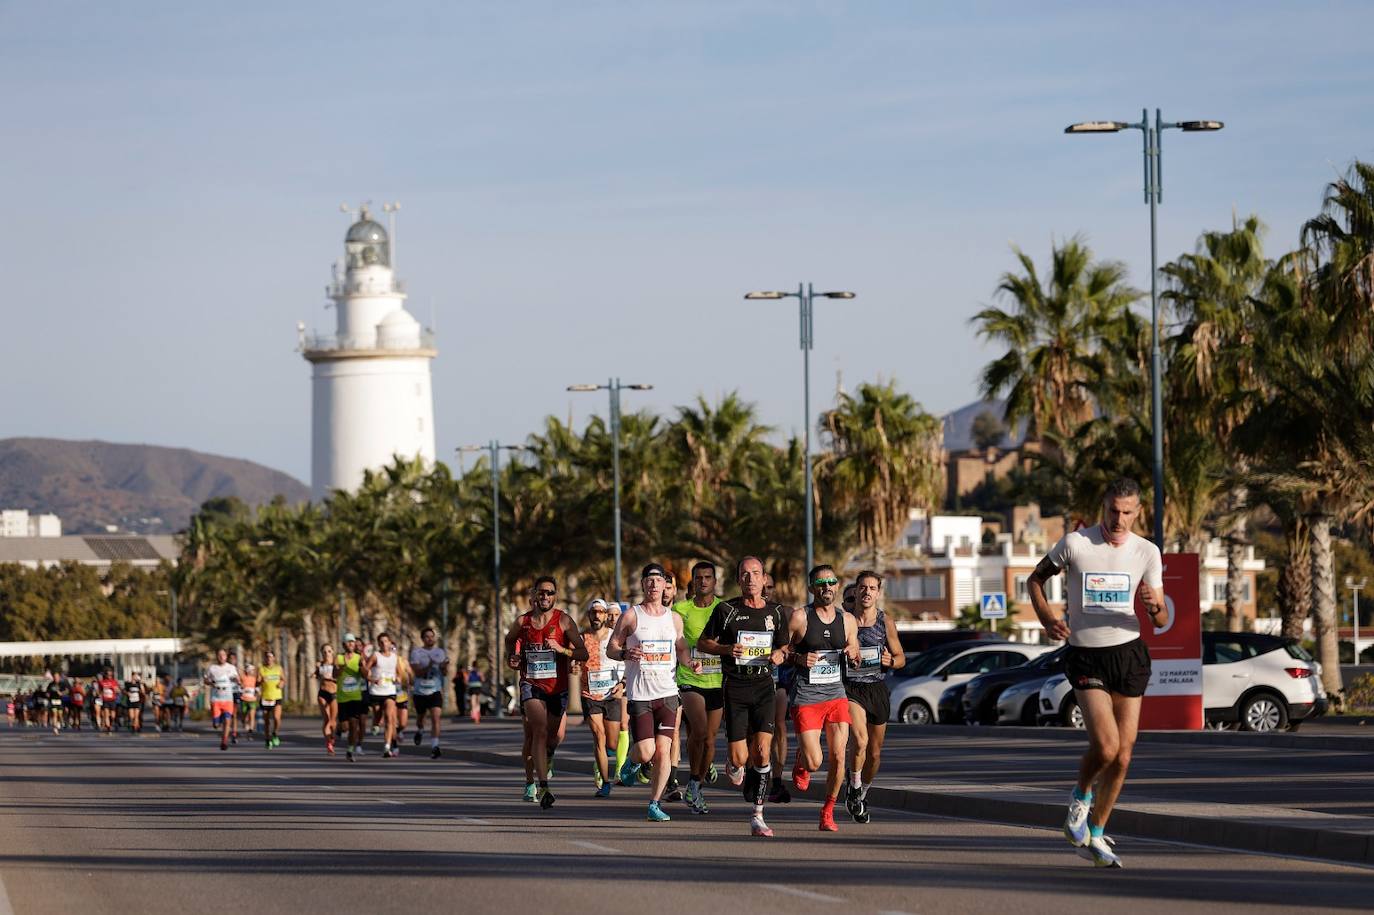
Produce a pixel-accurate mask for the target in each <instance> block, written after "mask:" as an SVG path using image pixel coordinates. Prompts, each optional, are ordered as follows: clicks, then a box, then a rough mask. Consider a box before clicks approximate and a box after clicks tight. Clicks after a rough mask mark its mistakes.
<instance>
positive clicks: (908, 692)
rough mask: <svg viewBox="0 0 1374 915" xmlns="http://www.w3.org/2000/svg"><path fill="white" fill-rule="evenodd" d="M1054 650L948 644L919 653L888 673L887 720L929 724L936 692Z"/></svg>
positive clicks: (999, 644) (1008, 644) (1001, 644)
mask: <svg viewBox="0 0 1374 915" xmlns="http://www.w3.org/2000/svg"><path fill="white" fill-rule="evenodd" d="M1055 647H1056V646H1054V645H1021V644H1018V643H1016V642H952V643H949V644H946V645H941V646H939V647H938V648H932V649H931V650H930V651H926V652H923V653H921V654H919V655H917V656H916V657H914V658H912V659H911V660H910V661H908V662H907V664H906V666H905V667H903V668H902V669H901V670H897V671H893V672H892V674H891V677H890V679H889V681H888V682H889V683H890V684H891V686H892V717H891V720H892V721H901V722H905V723H906V724H931V723H933V722H934V721H935V709H936V708H938V707H939V703H940V693H942V692H944V691H945V690H946V689H948V688H949V687H951V686H954V685H955V684H958V683H966V682H968V681H969V680H972V679H973V678H974V677H976V676H978V675H979V674H985V673H987V672H988V671H992V670H1001V669H1003V668H1005V667H1015V666H1017V665H1018V664H1024V663H1026V662H1027V661H1029V660H1030V659H1031V658H1038V657H1040V655H1042V654H1044V653H1045V652H1047V651H1053V650H1054V649H1055Z"/></svg>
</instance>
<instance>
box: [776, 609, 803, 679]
mask: <svg viewBox="0 0 1374 915" xmlns="http://www.w3.org/2000/svg"><path fill="white" fill-rule="evenodd" d="M796 612H797V611H796V610H788V609H787V608H785V607H784V608H781V609H779V611H778V617H779V619H778V623H777V625H776V626H775V627H774V629H773V653H772V654H770V655H769V656H768V660H770V661H772V662H773V666H774V667H781V666H782V665H784V664H786V663H787V659H788V658H790V657H792V644H791V635H790V633H791V625H792V624H791V622H790V620H789V622H788V628H787V630H786V631H784V629H783V626H782V622H783V620H784V619H788V614H795V613H796ZM805 616H806V614H804V613H803V614H802V617H803V619H802V632H803V633H805V632H806V621H805ZM807 666H808V667H809V666H810V665H809V664H808V665H807Z"/></svg>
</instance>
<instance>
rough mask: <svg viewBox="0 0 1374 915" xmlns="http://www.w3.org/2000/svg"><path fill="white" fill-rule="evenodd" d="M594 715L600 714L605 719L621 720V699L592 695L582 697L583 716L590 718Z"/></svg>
mask: <svg viewBox="0 0 1374 915" xmlns="http://www.w3.org/2000/svg"><path fill="white" fill-rule="evenodd" d="M593 715H600V716H601V717H602V719H603V720H605V721H614V722H617V723H619V722H620V699H619V698H615V699H611V698H606V699H593V698H591V697H590V696H583V697H582V717H583V718H590V717H592V716H593Z"/></svg>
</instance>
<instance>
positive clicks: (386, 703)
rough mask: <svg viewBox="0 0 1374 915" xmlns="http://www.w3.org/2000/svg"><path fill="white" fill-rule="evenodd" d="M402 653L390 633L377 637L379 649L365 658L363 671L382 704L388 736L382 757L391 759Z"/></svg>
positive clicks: (374, 697)
mask: <svg viewBox="0 0 1374 915" xmlns="http://www.w3.org/2000/svg"><path fill="white" fill-rule="evenodd" d="M400 660H401V658H400V655H398V654H396V642H395V641H394V640H393V639H392V638H391V636H390V635H389V634H388V633H385V632H383V633H382V634H381V635H379V636H378V637H377V651H374V652H373V653H372V654H370V655H368V656H366V657H364V658H363V672H364V674H363V675H364V676H365V677H367V682H368V684H369V686H368V692H370V693H371V694H372V698H373V699H374V700H376V701H379V702H381V704H382V714H383V717H384V719H385V721H386V732H385V733H386V737H385V738H384V740H385V742H384V744H383V746H382V758H384V759H390V758H391V757H392V756H393V755H395V754H394V752H393V751H392V747H393V746H394V745H395V740H396V683H397V680H398V678H399V676H400V673H399V671H398V670H397V667H398V662H399V661H400Z"/></svg>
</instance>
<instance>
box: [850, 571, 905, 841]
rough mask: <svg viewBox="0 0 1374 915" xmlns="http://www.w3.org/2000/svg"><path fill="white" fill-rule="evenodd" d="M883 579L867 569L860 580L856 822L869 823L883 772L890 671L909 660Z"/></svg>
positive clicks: (854, 722)
mask: <svg viewBox="0 0 1374 915" xmlns="http://www.w3.org/2000/svg"><path fill="white" fill-rule="evenodd" d="M882 587H883V579H882V577H881V576H880V575H879V574H878V573H877V572H873V571H870V570H868V569H865V570H864V571H862V572H860V573H859V577H858V579H857V580H856V581H855V583H854V594H855V609H854V614H855V617H856V620H855V621H856V623H857V625H858V629H859V664H858V666H857V667H855V666H851V667H848V668H846V669H845V672H844V690H845V694H846V695H847V696H848V697H849V719H850V721H849V733H850V734H851V735H852V737H853V740H852V741H850V757H849V792H848V794H847V795H846V796H845V802H844V806H845V809H846V810H848V811H849V815H850V816H851V817H853V818H854V822H856V823H867V822H868V821H869V810H868V789H869V788H870V787H871V786H872V785H873V779H874V778H876V777H877V775H878V762H879V759H880V758H881V756H882V752H883V740H884V738H886V736H887V719H888V717H889V716H890V715H891V713H892V703H891V698H890V695H889V692H888V688H887V671H889V670H892V669H894V668H898V667H901V666H902V665H903V664H905V663H906V656H905V655H904V654H903V653H902V643H901V641H900V640H899V639H898V638H897V627H896V626H895V625H894V624H893V622H892V617H890V616H888V615H887V614H886V613H884V612H883V611H882V610H881V609H879V608H878V596H879V593H880V592H881V590H882Z"/></svg>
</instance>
